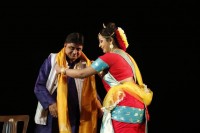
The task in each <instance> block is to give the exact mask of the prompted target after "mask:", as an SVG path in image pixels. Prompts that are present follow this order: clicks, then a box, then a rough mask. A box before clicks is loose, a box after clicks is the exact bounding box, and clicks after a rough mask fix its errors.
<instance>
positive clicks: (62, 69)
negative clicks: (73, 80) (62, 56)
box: [60, 67, 66, 75]
mask: <svg viewBox="0 0 200 133" xmlns="http://www.w3.org/2000/svg"><path fill="white" fill-rule="evenodd" d="M60 73H61V74H64V75H65V74H66V71H65V68H64V67H62V68H61V69H60Z"/></svg>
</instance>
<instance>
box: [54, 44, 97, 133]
mask: <svg viewBox="0 0 200 133" xmlns="http://www.w3.org/2000/svg"><path fill="white" fill-rule="evenodd" d="M81 59H83V60H85V61H86V65H87V66H90V65H91V61H90V60H89V59H88V58H87V57H86V55H85V54H84V53H83V52H82V54H81ZM56 61H57V64H58V65H59V66H61V67H65V68H67V66H66V64H67V63H66V54H65V49H64V48H63V49H62V50H61V51H60V52H59V53H58V54H57V57H56ZM67 96H68V85H67V80H66V76H65V75H63V74H59V75H58V88H57V106H58V124H59V130H60V133H71V132H72V131H71V126H70V122H69V116H68V108H67V107H68V105H67V104H68V103H67ZM97 105H98V106H99V105H100V102H99V100H98V99H97V92H96V83H95V76H94V75H93V76H90V77H87V78H84V81H83V88H82V94H81V116H80V126H79V133H96V131H97V119H98V116H97V115H98V106H97Z"/></svg>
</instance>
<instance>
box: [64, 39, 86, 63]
mask: <svg viewBox="0 0 200 133" xmlns="http://www.w3.org/2000/svg"><path fill="white" fill-rule="evenodd" d="M64 46H65V54H66V55H67V56H68V58H69V59H70V61H75V60H76V59H78V58H79V57H80V56H81V53H82V50H83V45H81V44H75V43H65V44H64Z"/></svg>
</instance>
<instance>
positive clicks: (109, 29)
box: [99, 22, 117, 37]
mask: <svg viewBox="0 0 200 133" xmlns="http://www.w3.org/2000/svg"><path fill="white" fill-rule="evenodd" d="M116 29H117V27H116V25H115V23H113V22H109V23H108V24H107V25H104V27H103V29H101V31H100V32H99V33H100V34H101V35H102V36H110V37H113V35H114V34H115V30H116Z"/></svg>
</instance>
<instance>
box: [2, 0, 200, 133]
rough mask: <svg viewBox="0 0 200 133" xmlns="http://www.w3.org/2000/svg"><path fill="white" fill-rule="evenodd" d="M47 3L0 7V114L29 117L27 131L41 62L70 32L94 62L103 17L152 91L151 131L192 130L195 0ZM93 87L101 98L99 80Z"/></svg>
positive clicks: (194, 112) (195, 96)
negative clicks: (124, 41)
mask: <svg viewBox="0 0 200 133" xmlns="http://www.w3.org/2000/svg"><path fill="white" fill-rule="evenodd" d="M51 4H52V5H51V6H45V4H44V5H43V6H42V5H41V6H39V5H37V6H34V5H32V6H17V5H15V4H13V5H12V6H11V5H10V6H0V32H1V35H0V38H1V39H0V47H1V69H0V70H1V73H2V74H1V79H0V83H1V90H0V101H1V102H0V115H4V114H29V115H30V118H31V119H30V123H29V127H28V133H33V128H34V121H33V119H34V113H35V109H36V105H37V99H36V97H35V95H34V92H33V89H34V83H35V80H36V78H37V74H38V71H39V67H40V65H41V64H42V63H43V61H44V59H45V58H46V57H47V56H48V55H49V53H51V52H58V51H59V50H60V49H61V48H62V47H63V43H64V39H65V37H66V35H67V34H68V33H70V32H74V31H78V32H82V33H83V34H84V35H85V47H84V50H83V51H84V53H85V54H86V55H87V56H88V57H89V58H90V59H91V60H95V59H96V58H97V57H98V55H101V54H102V51H101V49H99V48H98V40H97V34H98V31H99V30H100V29H101V28H102V24H103V22H109V21H113V22H115V23H116V24H117V25H118V26H120V27H122V28H123V29H124V30H125V32H126V34H127V38H128V42H129V48H128V49H127V51H128V52H129V53H130V54H131V55H132V56H133V57H134V59H135V60H136V62H137V64H138V66H139V68H140V71H141V74H142V77H143V81H144V83H145V84H147V86H148V87H149V88H151V89H152V91H153V92H154V98H153V101H152V104H151V105H150V106H149V112H150V122H149V133H162V132H170V133H176V132H182V133H189V132H194V131H195V130H197V127H198V125H197V124H195V121H196V120H197V121H198V119H199V115H198V114H199V112H198V111H197V107H198V103H197V101H198V92H197V91H198V89H199V86H198V80H197V79H198V72H197V71H198V68H199V67H198V63H199V49H198V48H197V41H198V40H199V38H198V33H199V29H198V28H199V26H198V25H197V24H198V22H197V20H198V16H199V15H196V14H197V8H196V3H195V2H194V1H180V0H179V1H178V0H174V1H162V2H161V1H159V0H153V1H152V0H151V1H148V2H143V1H142V2H132V3H126V2H125V1H121V3H118V2H114V3H111V2H110V3H108V2H103V1H97V2H96V3H92V4H91V3H90V2H87V1H85V2H82V3H76V2H74V4H69V3H68V4H65V5H64V4H63V5H62V4H60V5H62V6H58V5H56V4H53V3H51ZM112 4H113V5H112ZM29 5H31V4H29ZM97 88H98V92H99V93H100V95H101V97H103V96H104V90H102V84H101V82H100V80H99V79H98V78H97Z"/></svg>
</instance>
